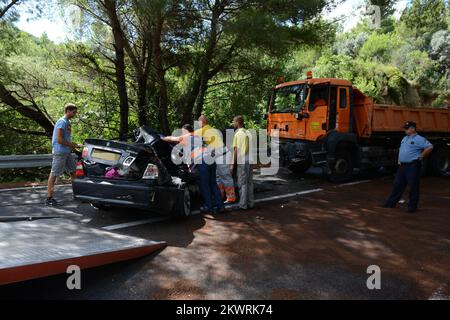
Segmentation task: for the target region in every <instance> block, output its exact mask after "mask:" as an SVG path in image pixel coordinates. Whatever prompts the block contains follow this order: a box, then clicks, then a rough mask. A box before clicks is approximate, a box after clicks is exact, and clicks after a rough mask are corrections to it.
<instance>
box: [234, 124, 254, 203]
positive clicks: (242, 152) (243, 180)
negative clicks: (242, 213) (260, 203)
mask: <svg viewBox="0 0 450 320" xmlns="http://www.w3.org/2000/svg"><path fill="white" fill-rule="evenodd" d="M233 126H234V128H235V129H237V131H236V133H235V135H234V139H233V149H234V150H233V166H232V168H231V172H234V169H236V175H237V185H238V188H239V198H240V199H239V208H240V209H242V210H247V209H252V208H253V207H254V205H255V203H254V197H253V171H252V167H251V165H250V159H249V151H250V150H249V148H250V136H249V133H248V132H247V130H245V128H244V118H243V117H242V116H237V117H235V118H234V120H233Z"/></svg>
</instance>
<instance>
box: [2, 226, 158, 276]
mask: <svg viewBox="0 0 450 320" xmlns="http://www.w3.org/2000/svg"><path fill="white" fill-rule="evenodd" d="M165 246H166V243H165V242H154V241H150V240H145V239H140V238H135V237H130V236H125V235H120V234H115V233H112V232H108V231H103V230H98V229H94V228H90V227H86V226H83V225H82V224H80V223H77V222H74V221H71V220H68V219H49V220H35V221H17V222H6V223H5V222H3V223H1V222H0V285H4V284H9V283H14V282H20V281H25V280H31V279H36V278H41V277H47V276H51V275H56V274H62V273H66V271H67V268H68V267H69V266H70V265H77V266H79V267H80V268H81V269H87V268H92V267H97V266H101V265H106V264H110V263H115V262H119V261H124V260H129V259H135V258H139V257H142V256H145V255H148V254H150V253H152V252H155V251H157V250H159V249H161V248H164V247H165Z"/></svg>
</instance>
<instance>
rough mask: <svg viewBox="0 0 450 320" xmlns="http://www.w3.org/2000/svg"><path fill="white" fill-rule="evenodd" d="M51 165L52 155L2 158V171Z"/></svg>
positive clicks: (0, 157)
mask: <svg viewBox="0 0 450 320" xmlns="http://www.w3.org/2000/svg"><path fill="white" fill-rule="evenodd" d="M51 165H52V155H51V154H27V155H13V156H0V169H15V168H36V167H49V166H51Z"/></svg>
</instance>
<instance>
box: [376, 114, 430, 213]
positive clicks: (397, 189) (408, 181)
mask: <svg viewBox="0 0 450 320" xmlns="http://www.w3.org/2000/svg"><path fill="white" fill-rule="evenodd" d="M403 128H404V129H405V133H406V137H404V138H403V140H402V142H401V145H400V151H399V155H398V164H399V168H398V171H397V174H396V176H395V182H394V187H393V190H392V193H391V195H390V197H389V199H388V200H387V201H386V202H385V203H384V204H383V205H382V207H384V208H394V207H395V206H396V205H397V203H398V201H399V200H400V199H401V197H402V195H403V192H405V189H406V186H407V185H409V187H410V192H409V203H408V212H410V213H413V212H416V210H417V204H418V202H419V192H420V174H421V168H422V160H423V159H424V158H425V157H427V156H428V155H429V154H430V153H431V151H432V150H433V145H432V144H431V143H430V142H429V141H428V140H427V139H425V138H424V137H422V136H420V135H418V134H417V131H416V130H417V125H416V123H415V122H413V121H408V122H406V123H405V126H404V127H403Z"/></svg>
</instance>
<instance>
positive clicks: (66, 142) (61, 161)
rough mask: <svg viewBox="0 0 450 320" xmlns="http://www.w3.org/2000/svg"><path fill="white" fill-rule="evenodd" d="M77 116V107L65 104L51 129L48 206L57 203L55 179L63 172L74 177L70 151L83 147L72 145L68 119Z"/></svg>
mask: <svg viewBox="0 0 450 320" xmlns="http://www.w3.org/2000/svg"><path fill="white" fill-rule="evenodd" d="M76 114H77V107H76V106H75V105H73V104H66V105H65V107H64V117H62V118H61V119H59V120H58V121H57V122H56V124H55V128H54V129H53V137H52V146H53V151H52V154H53V161H52V169H51V172H50V176H49V177H48V185H47V186H48V189H47V195H48V197H47V200H46V201H45V204H46V205H48V206H56V205H57V204H58V203H57V201H56V200H55V199H54V198H53V193H54V189H55V182H56V178H58V177H59V176H62V175H63V173H64V171H66V172H67V173H69V174H70V175H71V177H72V179H73V178H74V177H75V170H76V162H75V159H74V158H73V156H72V153H71V152H72V149H75V148H78V147H83V145H78V144H76V143H72V128H71V124H70V119H72V118H73V117H75V115H76Z"/></svg>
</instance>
